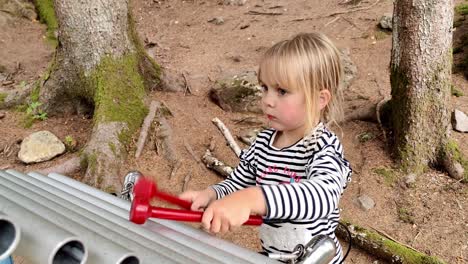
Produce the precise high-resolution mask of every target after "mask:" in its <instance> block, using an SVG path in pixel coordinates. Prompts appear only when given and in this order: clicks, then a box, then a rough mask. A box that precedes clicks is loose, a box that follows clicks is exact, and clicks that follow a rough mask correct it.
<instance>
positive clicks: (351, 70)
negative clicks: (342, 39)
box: [340, 48, 358, 90]
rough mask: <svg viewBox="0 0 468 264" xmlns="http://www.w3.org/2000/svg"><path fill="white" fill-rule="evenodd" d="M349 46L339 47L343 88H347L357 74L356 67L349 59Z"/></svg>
mask: <svg viewBox="0 0 468 264" xmlns="http://www.w3.org/2000/svg"><path fill="white" fill-rule="evenodd" d="M349 55H350V51H349V48H345V49H340V56H341V62H342V64H343V71H344V80H343V83H344V84H343V90H345V89H346V88H348V87H349V86H350V85H351V83H352V82H353V80H354V78H356V76H357V72H358V71H357V67H356V65H355V64H354V62H353V61H352V60H351V57H350V56H349Z"/></svg>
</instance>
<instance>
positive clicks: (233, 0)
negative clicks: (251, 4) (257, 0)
mask: <svg viewBox="0 0 468 264" xmlns="http://www.w3.org/2000/svg"><path fill="white" fill-rule="evenodd" d="M246 2H247V0H224V1H223V4H224V5H236V6H243V5H245V3H246Z"/></svg>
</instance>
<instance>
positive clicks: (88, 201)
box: [12, 172, 244, 263]
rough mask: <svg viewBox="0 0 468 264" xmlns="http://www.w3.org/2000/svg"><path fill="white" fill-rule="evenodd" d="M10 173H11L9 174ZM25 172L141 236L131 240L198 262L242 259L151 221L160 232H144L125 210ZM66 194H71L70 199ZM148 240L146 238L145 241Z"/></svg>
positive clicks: (91, 210)
mask: <svg viewBox="0 0 468 264" xmlns="http://www.w3.org/2000/svg"><path fill="white" fill-rule="evenodd" d="M12 175H15V174H14V173H12ZM28 175H29V176H30V177H31V178H34V179H31V178H28V181H30V182H31V183H33V184H35V185H37V186H39V187H41V188H43V189H44V190H46V191H48V192H50V193H53V194H55V195H57V196H59V197H61V198H63V199H67V200H69V201H71V202H72V203H74V204H77V205H80V206H82V207H83V208H85V209H87V210H88V211H90V212H93V213H95V214H98V213H99V214H101V216H103V217H104V218H106V219H107V220H109V221H111V222H113V223H114V224H117V225H119V226H122V227H124V228H125V229H124V230H122V231H119V233H120V232H124V233H123V234H127V233H129V232H134V233H136V234H138V235H139V236H141V237H137V238H138V239H136V240H135V242H136V243H140V244H143V245H146V246H149V247H151V248H153V249H158V248H160V247H161V245H164V246H166V247H169V248H171V249H173V250H175V251H176V252H175V253H174V254H182V255H186V256H189V257H191V258H194V259H197V260H200V261H201V260H203V261H208V262H210V263H216V262H221V263H242V262H243V261H244V259H241V258H237V257H235V256H233V255H231V254H228V253H227V252H226V251H222V250H218V249H216V248H213V247H210V246H207V245H204V244H203V243H200V241H199V240H196V239H193V238H191V237H188V236H185V235H183V234H181V233H178V232H174V230H171V229H168V228H166V227H164V226H162V225H159V224H157V223H154V225H157V226H158V227H157V229H158V230H159V231H161V232H156V233H153V232H148V230H147V229H145V228H144V227H143V226H139V225H135V224H133V223H131V222H129V221H128V214H129V213H128V211H125V210H124V209H121V208H119V207H117V206H115V205H113V204H110V203H107V202H102V201H101V200H99V199H98V198H96V197H94V196H92V195H90V194H87V193H84V192H82V191H80V190H77V189H75V188H73V187H71V186H69V185H66V184H64V183H61V182H59V181H57V180H55V179H52V178H49V177H45V176H43V175H41V174H38V173H34V172H31V173H28ZM34 180H38V181H40V182H41V183H42V184H40V183H38V182H33V181H34ZM52 187H53V188H52ZM59 190H60V191H59ZM69 196H72V197H71V198H70V197H69ZM77 198H79V199H77ZM101 203H102V205H101ZM103 209H104V211H103ZM114 230H115V228H114ZM174 238H179V239H174ZM148 240H150V241H149V242H148ZM142 242H144V243H142ZM200 252H202V253H203V254H200Z"/></svg>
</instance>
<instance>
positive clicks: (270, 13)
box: [246, 10, 283, 16]
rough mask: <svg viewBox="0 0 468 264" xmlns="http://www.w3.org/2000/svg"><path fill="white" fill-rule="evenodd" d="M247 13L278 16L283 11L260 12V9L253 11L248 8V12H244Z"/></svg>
mask: <svg viewBox="0 0 468 264" xmlns="http://www.w3.org/2000/svg"><path fill="white" fill-rule="evenodd" d="M246 14H247V15H265V16H280V15H282V14H283V13H275V12H260V11H254V10H250V11H249V12H247V13H246Z"/></svg>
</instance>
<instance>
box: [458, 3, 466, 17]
mask: <svg viewBox="0 0 468 264" xmlns="http://www.w3.org/2000/svg"><path fill="white" fill-rule="evenodd" d="M455 13H456V14H458V15H461V16H464V15H468V4H459V5H457V6H456V7H455Z"/></svg>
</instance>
